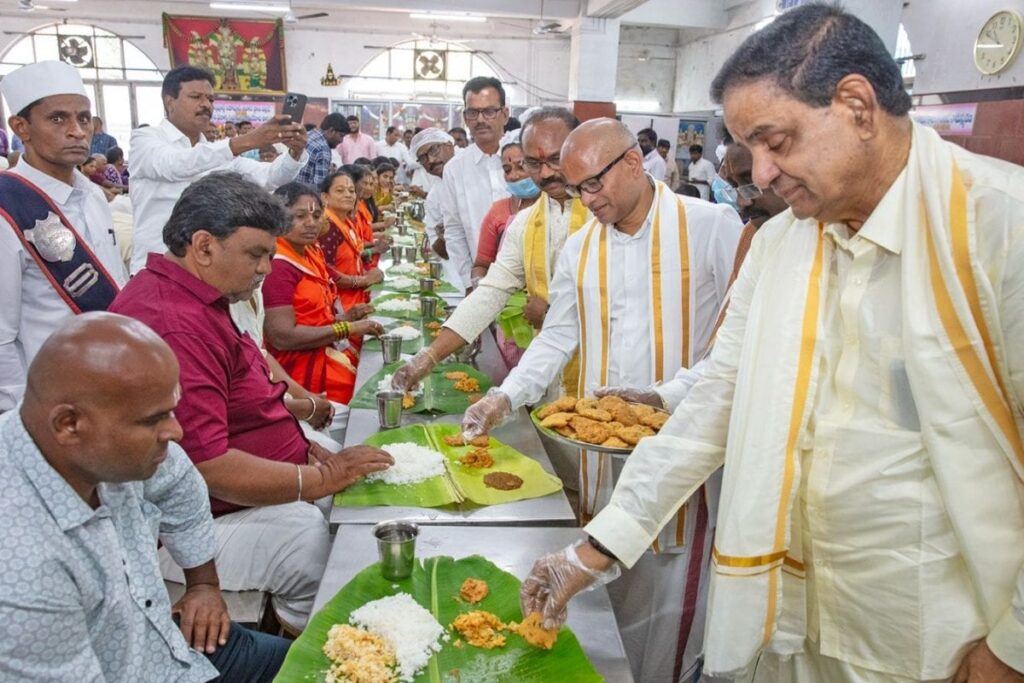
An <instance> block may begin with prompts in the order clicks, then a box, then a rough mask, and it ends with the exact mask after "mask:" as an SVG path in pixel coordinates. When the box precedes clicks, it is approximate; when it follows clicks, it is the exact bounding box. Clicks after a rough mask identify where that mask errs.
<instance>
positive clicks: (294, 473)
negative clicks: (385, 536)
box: [196, 445, 394, 506]
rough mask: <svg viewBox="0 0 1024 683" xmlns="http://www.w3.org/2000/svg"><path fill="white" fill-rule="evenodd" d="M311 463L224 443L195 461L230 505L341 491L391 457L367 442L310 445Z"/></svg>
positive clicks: (305, 498) (380, 467)
mask: <svg viewBox="0 0 1024 683" xmlns="http://www.w3.org/2000/svg"><path fill="white" fill-rule="evenodd" d="M310 460H311V461H312V463H313V464H304V465H298V464H295V463H288V462H278V461H276V460H268V459H266V458H261V457H258V456H256V455H253V454H251V453H246V452H245V451H242V450H239V449H237V448H229V449H228V450H227V451H226V452H225V453H224V454H223V455H220V456H218V457H216V458H212V459H210V460H204V461H202V462H199V463H196V469H198V470H199V473H200V474H202V475H203V479H204V480H206V486H207V488H208V489H209V490H210V495H211V496H212V497H214V498H218V499H220V500H223V501H226V502H228V503H233V504H235V505H245V506H260V505H280V504H283V503H291V502H294V501H314V500H317V499H319V498H323V497H324V496H329V495H333V494H335V493H337V492H338V491H341V490H343V489H345V488H347V487H348V486H351V485H352V484H353V483H355V482H356V481H358V480H359V479H361V478H362V477H364V476H366V475H367V474H371V473H373V472H379V471H381V470H385V469H387V468H388V467H390V466H391V465H392V464H393V463H394V461H393V460H392V459H391V456H389V455H388V454H387V453H386V452H384V451H382V450H380V449H378V448H373V447H372V446H353V447H351V448H345V449H342V450H341V451H339V452H338V453H331V452H329V451H326V450H325V449H323V448H321V447H319V446H315V445H314V446H311V447H310Z"/></svg>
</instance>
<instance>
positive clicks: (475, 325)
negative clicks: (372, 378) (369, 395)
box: [392, 107, 593, 489]
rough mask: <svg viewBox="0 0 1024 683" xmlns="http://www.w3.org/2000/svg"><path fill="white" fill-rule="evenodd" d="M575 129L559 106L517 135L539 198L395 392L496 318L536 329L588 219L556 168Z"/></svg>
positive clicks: (568, 466)
mask: <svg viewBox="0 0 1024 683" xmlns="http://www.w3.org/2000/svg"><path fill="white" fill-rule="evenodd" d="M578 125H579V121H577V120H576V117H575V116H573V114H572V112H571V111H569V110H568V109H566V108H564V107H542V108H540V109H537V110H536V111H535V112H534V113H533V114H532V115H531V116H530V117H529V118H528V119H527V120H526V125H525V126H524V128H523V135H522V143H523V154H524V157H525V158H524V161H523V166H524V168H525V169H526V171H527V173H529V174H530V177H531V178H532V179H533V182H534V183H536V184H537V186H538V187H540V189H541V191H542V193H541V195H540V197H539V198H538V199H537V201H536V202H534V204H533V205H532V206H531V207H529V208H527V209H524V210H522V211H520V212H519V213H517V214H516V216H515V217H514V218H513V220H512V222H511V223H510V224H509V226H508V228H507V229H506V230H505V234H504V235H503V237H502V241H501V246H500V250H499V252H498V257H497V259H496V260H495V262H494V263H493V264H491V267H490V269H489V270H488V271H487V275H486V276H485V277H484V278H483V279H482V280H480V284H479V285H478V286H477V288H476V290H475V291H474V292H473V293H472V294H470V295H469V296H468V297H466V299H465V300H464V301H463V302H462V303H460V304H459V306H458V308H456V309H455V312H454V313H453V314H452V316H451V317H450V318H449V319H448V320H447V321H445V323H444V327H442V328H441V330H440V332H439V334H438V337H437V339H435V340H434V341H433V342H432V343H431V344H430V346H429V347H425V348H424V349H422V350H421V351H420V352H419V353H417V354H416V355H415V356H414V357H413V358H412V360H410V361H409V362H408V363H406V364H405V365H404V366H402V367H401V368H399V370H398V371H397V372H396V373H395V376H394V378H393V379H392V384H393V385H394V386H395V388H396V389H399V390H401V391H408V390H409V389H410V388H412V387H413V386H415V385H416V383H418V382H419V381H420V380H422V379H423V378H424V377H426V376H427V375H428V374H429V373H430V371H431V369H433V367H434V366H435V365H437V362H438V361H439V360H441V359H443V358H445V357H446V356H448V355H449V354H451V353H453V352H455V351H457V350H458V349H460V348H461V347H462V346H464V345H465V344H467V343H472V342H473V341H474V340H475V339H476V338H477V337H478V336H480V334H481V333H482V332H483V331H484V330H486V329H487V326H488V325H490V324H491V323H493V322H494V321H495V319H496V318H499V317H504V316H505V315H506V313H508V312H511V313H513V314H515V313H518V314H519V317H520V318H521V319H524V320H525V321H526V324H529V325H532V326H533V327H534V328H536V329H538V330H539V329H540V327H541V325H542V323H543V322H544V316H545V314H546V313H547V309H548V300H549V295H548V285H549V282H550V279H551V274H552V273H553V272H554V270H555V263H556V262H557V260H558V254H559V253H561V251H562V247H563V246H564V245H565V240H566V238H567V237H568V236H569V235H571V234H573V233H575V232H576V231H577V230H579V229H580V228H581V227H583V224H584V223H585V222H587V221H589V220H590V219H591V218H592V217H593V216H592V215H591V214H590V212H589V211H588V210H587V208H586V207H585V206H583V203H582V202H581V201H580V200H579V199H573V198H572V197H570V196H569V195H568V194H567V193H566V191H565V178H564V177H563V176H562V170H561V162H560V156H561V150H562V143H563V142H565V138H566V137H568V136H569V133H571V132H572V131H573V129H575V128H576V126H578ZM523 290H525V291H526V293H527V297H526V304H525V306H522V307H521V308H520V310H519V311H510V309H511V306H508V308H506V306H507V305H508V302H509V299H510V298H511V297H512V296H513V295H514V294H516V293H517V292H520V291H523ZM576 374H577V373H575V372H572V371H571V370H570V371H567V372H566V373H565V377H566V379H567V380H568V383H569V386H568V387H567V388H566V390H567V391H568V392H569V393H570V394H573V395H574V394H575V391H576V386H575V385H576ZM552 385H553V391H555V392H557V393H561V391H560V390H561V389H562V387H561V383H560V382H557V381H553V382H552ZM553 398H554V397H553ZM551 446H554V447H551ZM557 446H558V445H557V444H551V445H549V447H548V454H549V456H550V457H551V461H552V464H553V465H554V468H555V471H556V473H558V475H559V477H560V478H561V479H562V480H563V481H565V482H566V485H567V486H569V487H570V488H572V489H575V488H576V484H575V479H576V470H577V465H576V459H577V456H576V453H574V452H572V453H570V452H568V450H567V449H562V448H558V447H557Z"/></svg>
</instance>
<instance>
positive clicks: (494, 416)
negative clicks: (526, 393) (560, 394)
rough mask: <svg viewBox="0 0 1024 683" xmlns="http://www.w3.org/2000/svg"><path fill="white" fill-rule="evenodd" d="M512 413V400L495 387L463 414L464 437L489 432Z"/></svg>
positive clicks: (465, 438) (468, 437)
mask: <svg viewBox="0 0 1024 683" xmlns="http://www.w3.org/2000/svg"><path fill="white" fill-rule="evenodd" d="M396 376H397V375H396ZM511 415H512V401H511V400H509V397H508V396H506V395H505V393H504V392H502V391H501V389H498V388H497V387H493V388H492V389H491V390H490V391H488V392H487V395H486V396H484V397H483V398H482V399H480V400H479V401H477V402H476V403H474V404H473V405H471V406H470V407H469V410H467V411H466V413H465V415H463V416H462V438H463V440H465V441H467V442H468V441H472V440H473V439H475V438H476V437H478V436H481V435H483V434H487V433H488V432H490V431H491V430H492V429H494V428H495V427H497V426H498V425H500V424H501V423H502V422H504V421H505V420H507V419H508V418H509V417H510V416H511Z"/></svg>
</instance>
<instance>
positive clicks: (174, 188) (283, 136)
mask: <svg viewBox="0 0 1024 683" xmlns="http://www.w3.org/2000/svg"><path fill="white" fill-rule="evenodd" d="M213 85H214V78H213V75H212V74H211V73H210V72H209V71H206V70H205V69H199V68H196V67H194V66H180V67H177V68H175V69H171V70H170V71H169V72H167V75H166V76H165V77H164V83H163V93H162V94H163V101H164V111H165V114H166V118H165V119H164V120H163V121H161V122H160V123H159V124H158V125H156V126H149V127H146V128H137V129H135V130H133V131H132V138H131V148H132V183H133V185H132V204H133V205H134V206H135V216H136V217H137V220H136V223H135V229H134V231H133V235H132V239H133V243H132V261H131V271H132V274H135V273H137V272H138V271H139V270H141V269H142V267H143V266H144V265H145V263H146V255H147V254H149V252H151V251H155V252H159V253H163V252H164V251H165V247H164V243H163V237H162V233H163V227H164V224H165V223H166V222H167V219H168V217H170V215H171V209H173V208H174V204H175V202H177V201H178V197H180V196H181V193H182V192H183V191H184V190H185V188H186V187H188V186H189V185H190V184H191V183H192V182H193V181H194V180H196V179H197V178H200V177H202V176H204V175H206V174H207V173H211V172H213V171H234V172H236V173H240V174H242V175H243V176H245V177H246V178H247V179H249V180H251V181H253V182H255V183H257V184H259V185H260V186H261V187H264V188H266V189H267V190H268V191H271V190H274V189H275V188H277V187H278V186H280V185H284V184H285V183H287V182H291V181H292V180H294V179H295V177H296V176H297V175H298V174H299V171H300V170H302V167H303V166H305V165H306V162H307V161H308V155H307V154H306V131H305V129H304V128H303V127H302V124H301V122H293V121H292V120H291V118H290V117H288V116H275V117H274V118H272V119H270V120H269V121H267V122H266V123H265V124H263V125H262V126H260V127H259V128H253V129H251V130H250V131H249V132H246V133H244V134H239V135H236V136H235V137H233V138H230V139H225V140H219V141H217V142H213V143H210V142H207V140H206V138H205V137H204V136H203V131H204V130H206V127H207V126H208V125H209V124H210V119H211V117H212V116H213V101H214V92H213ZM277 142H280V143H282V144H284V145H286V146H287V147H288V154H282V155H281V156H279V157H278V158H277V159H276V160H275V161H274V162H273V163H262V162H259V161H256V160H253V159H247V158H244V157H242V156H241V155H242V154H243V153H245V152H247V151H250V150H259V148H260V147H264V146H266V145H272V144H274V143H277Z"/></svg>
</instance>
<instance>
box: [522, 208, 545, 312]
mask: <svg viewBox="0 0 1024 683" xmlns="http://www.w3.org/2000/svg"><path fill="white" fill-rule="evenodd" d="M547 209H548V196H547V195H546V194H544V193H543V192H541V194H540V197H538V198H537V202H536V204H534V205H533V209H532V210H531V211H530V216H529V218H527V220H526V233H527V234H526V240H525V242H526V244H527V246H528V247H529V250H528V251H527V252H526V255H525V256H526V258H527V264H526V265H527V268H525V269H524V270H525V273H526V291H527V292H528V293H530V294H531V295H533V296H539V297H541V298H543V299H547V298H548V263H547V261H548V250H547Z"/></svg>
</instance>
